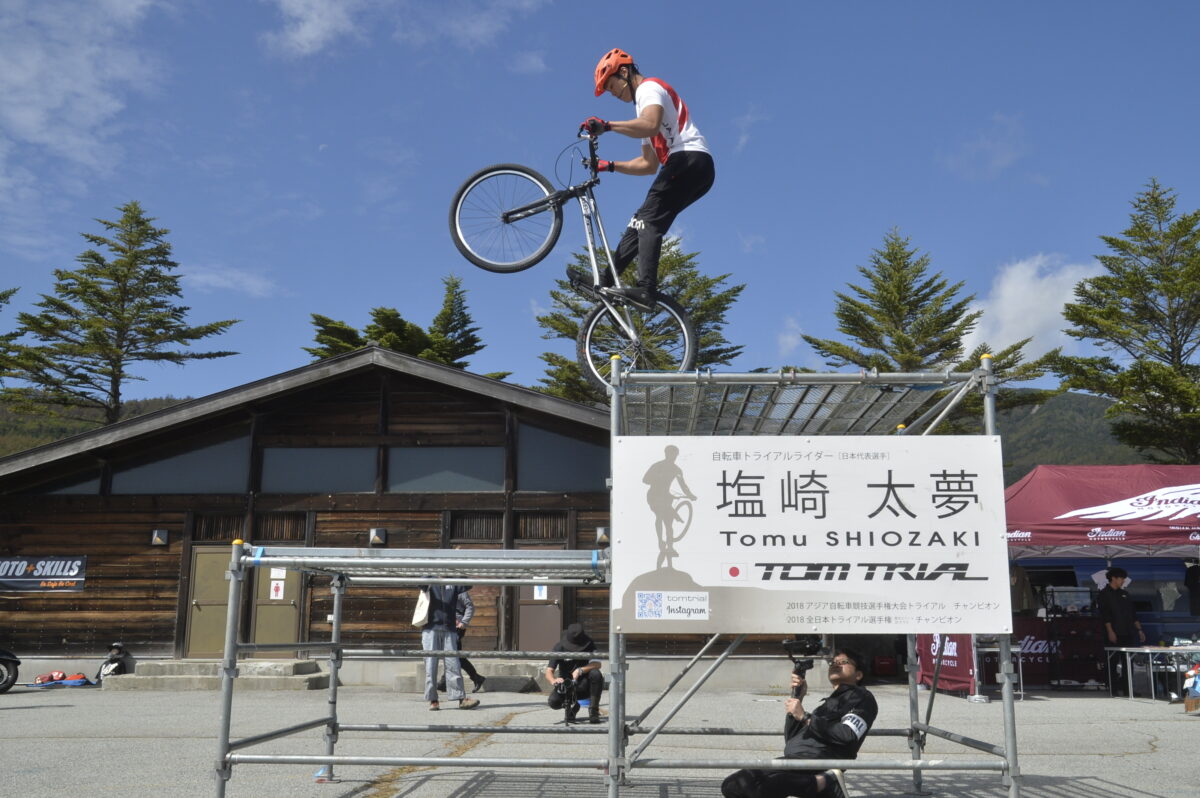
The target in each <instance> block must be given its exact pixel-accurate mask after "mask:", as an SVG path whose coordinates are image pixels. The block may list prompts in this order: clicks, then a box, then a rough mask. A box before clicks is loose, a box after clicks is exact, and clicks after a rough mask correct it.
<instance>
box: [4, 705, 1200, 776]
mask: <svg viewBox="0 0 1200 798" xmlns="http://www.w3.org/2000/svg"><path fill="white" fill-rule="evenodd" d="M872 689H873V690H874V691H875V693H876V696H877V697H878V699H879V703H880V708H881V714H880V720H879V721H878V722H877V724H876V725H877V727H879V728H899V727H901V726H903V725H905V724H906V722H907V717H908V705H907V690H906V688H904V687H902V686H899V685H882V686H877V687H873V688H872ZM921 695H922V714H923V713H924V711H925V702H927V701H928V693H922V694H921ZM606 697H607V695H606ZM653 697H654V696H653V695H651V694H642V693H636V694H633V695H631V696H630V699H629V702H628V706H629V708H630V711H631V712H633V713H636V712H637V711H639V710H640V709H641V708H643V707H645V706H647V705H648V704H649V702H650V701H651V700H652V699H653ZM479 698H481V699H482V702H483V703H482V706H481V707H480V708H479V709H477V710H474V711H470V712H464V711H458V710H450V709H443V710H442V711H441V712H439V713H436V714H435V713H431V712H428V711H427V710H426V709H425V705H424V702H423V701H421V700H420V699H419V698H418V697H417V696H412V695H406V694H400V693H395V692H391V691H390V690H386V689H383V688H374V687H347V688H342V689H341V691H340V693H339V702H338V710H339V715H340V717H341V720H342V722H343V723H363V724H370V723H393V724H425V723H436V724H450V723H464V722H472V723H475V724H478V725H479V726H480V727H481V728H480V731H479V733H449V734H446V733H443V734H429V733H404V734H401V733H387V732H379V731H372V732H346V733H344V734H343V736H342V740H341V741H340V742H339V745H338V751H337V752H338V754H340V755H350V756H368V757H369V756H442V757H461V758H464V759H472V758H502V757H536V758H577V759H592V758H602V757H604V756H605V755H606V745H607V743H606V740H607V738H606V737H604V736H599V735H595V736H593V735H590V734H587V733H583V734H579V733H574V732H568V733H567V734H559V735H558V736H548V735H544V734H525V733H522V734H488V733H486V727H487V726H489V725H492V726H496V725H506V726H520V725H545V724H551V723H553V722H554V721H556V720H558V719H559V717H560V714H559V713H555V712H552V711H551V710H549V709H547V708H546V707H545V704H544V699H542V698H541V697H540V696H538V695H536V694H535V695H521V694H510V693H481V694H480V695H479ZM781 702H782V697H781V696H778V695H764V694H753V693H745V692H742V693H739V692H730V691H725V690H723V691H719V692H712V693H705V692H701V693H700V694H698V695H697V696H696V697H695V698H694V699H693V700H692V702H691V703H689V704H688V705H687V706H686V707H685V708H684V709H683V710H682V712H681V713H680V715H679V716H678V719H677V721H675V723H677V724H679V725H683V726H728V727H734V728H743V729H752V728H753V729H773V728H778V727H779V725H780V724H781V718H782V705H781ZM670 704H671V701H670V699H668V701H667V702H665V703H664V704H663V705H660V707H659V708H658V709H657V710H656V711H655V712H654V714H653V715H652V716H651V718H650V720H651V721H654V720H656V719H658V718H661V717H663V714H664V711H665V709H666V707H667V706H669V705H670ZM448 705H449V702H447V704H446V706H448ZM325 708H326V694H325V692H324V691H312V692H286V693H284V692H276V693H253V692H247V693H239V694H238V695H237V696H236V697H235V701H234V709H235V712H234V737H235V738H236V737H240V736H245V735H249V734H256V733H261V732H265V731H268V730H272V729H277V728H282V727H284V726H288V725H290V724H294V723H300V722H303V721H307V720H313V719H316V718H318V717H321V716H322V715H323V714H324V713H325ZM1016 710H1017V734H1018V750H1019V752H1020V764H1021V770H1022V773H1023V782H1022V786H1023V789H1022V795H1023V796H1037V797H1039V798H1093V796H1102V795H1121V796H1134V797H1135V798H1183V796H1188V798H1194V796H1196V795H1197V786H1196V785H1197V775H1196V774H1197V768H1196V752H1197V742H1198V741H1200V717H1197V716H1196V715H1186V714H1184V712H1183V707H1182V705H1178V704H1177V705H1167V704H1165V703H1163V702H1157V703H1150V702H1145V701H1128V700H1125V699H1115V698H1109V697H1107V696H1106V695H1098V694H1096V693H1086V694H1078V693H1053V692H1046V693H1031V694H1029V696H1028V698H1027V700H1025V701H1018V702H1017V704H1016ZM219 713H220V710H219V705H218V695H217V694H216V693H209V692H178V693H169V692H126V691H105V690H98V689H79V688H76V689H57V690H37V689H32V688H25V687H15V688H13V690H12V691H11V692H9V693H7V694H4V695H0V794H4V795H12V796H22V798H51V796H54V797H55V798H59V797H60V796H64V795H72V796H74V795H80V796H82V795H120V796H122V797H123V798H141V797H142V796H146V798H159V797H160V796H171V798H190V797H191V796H197V797H204V798H207V797H208V796H212V795H215V789H214V782H213V776H212V767H213V760H214V759H215V755H216V731H217V725H218V719H219ZM932 724H933V725H934V726H938V727H940V728H945V729H949V730H951V731H955V732H958V733H960V734H963V735H966V736H969V737H973V738H976V739H981V740H984V741H987V742H992V743H1001V742H1002V739H1003V728H1002V714H1001V705H1000V703H999V702H998V701H994V702H992V703H990V704H975V703H969V702H967V701H966V700H964V699H962V698H958V697H954V696H949V695H938V696H937V697H936V699H935V702H934V707H933V716H932ZM639 739H640V738H638V737H635V738H634V744H636V743H637V742H638V740H639ZM660 741H661V745H660ZM779 750H780V738H779V737H777V736H770V737H719V736H713V735H705V736H670V737H665V738H664V737H660V738H659V740H658V741H655V743H654V744H653V745H652V746H651V749H650V751H648V752H647V756H654V757H657V758H660V759H667V758H685V759H691V760H701V759H739V760H740V759H752V758H758V757H764V756H771V755H774V754H775V753H777V752H778V751H779ZM245 753H262V754H311V755H319V754H322V753H324V744H323V742H322V739H321V732H320V730H313V731H307V732H303V733H302V734H300V735H297V736H294V737H290V738H286V739H281V740H276V741H273V742H269V743H266V744H264V745H261V746H257V747H254V748H250V749H246V751H245ZM908 756H909V752H908V749H907V747H906V744H905V741H904V739H903V738H899V737H876V738H873V739H869V740H868V742H867V744H866V746H865V748H864V752H863V754H862V758H863V759H864V760H869V759H887V760H896V759H905V758H907V757H908ZM927 756H928V757H929V758H942V759H972V760H979V759H982V758H985V757H984V755H982V754H980V753H978V752H976V751H973V750H970V749H965V748H963V747H961V746H958V745H955V744H952V743H949V742H945V741H940V740H937V739H934V738H930V744H929V748H928V749H927ZM314 770H315V768H314V767H312V766H306V765H278V764H271V765H250V764H246V765H239V766H237V767H235V768H234V771H233V778H232V780H231V781H230V782H229V785H228V790H227V793H226V794H227V795H229V796H231V798H246V797H248V796H254V797H255V798H274V797H275V796H280V798H282V797H283V796H287V797H288V798H308V796H313V797H314V798H350V797H351V796H360V797H361V798H450V797H451V796H452V797H453V798H473V797H474V796H488V798H560V797H561V796H564V795H570V796H571V798H604V796H606V795H607V791H606V788H605V782H604V780H603V777H602V776H601V775H600V774H599V773H598V772H596V771H594V770H566V769H554V770H548V769H539V770H534V769H528V768H520V769H515V768H499V767H486V768H474V767H466V768H436V769H433V768H420V767H404V768H396V767H386V766H371V765H368V766H357V767H345V768H341V769H340V770H339V773H338V775H339V776H340V777H341V778H342V779H343V780H342V781H340V782H338V783H332V784H318V783H315V782H314V780H313V778H312V775H313V771H314ZM727 772H728V770H700V769H691V770H687V771H667V770H637V771H635V772H634V774H633V780H634V782H635V784H634V785H633V786H631V787H629V788H623V789H622V791H621V794H622V795H623V796H627V798H718V796H719V795H720V790H719V788H718V785H719V784H720V780H721V778H722V777H723V776H724V775H725V773H727ZM850 778H851V780H850V794H851V796H855V797H856V798H859V797H867V796H871V797H875V798H880V797H882V796H890V795H903V794H907V793H911V792H912V788H913V784H912V779H911V776H910V775H908V774H907V773H904V772H898V771H890V772H881V771H865V772H863V771H859V772H854V773H851V774H850ZM925 788H926V789H927V790H928V791H930V792H931V793H932V794H934V795H942V796H957V795H970V796H980V797H981V798H1004V796H1007V795H1008V792H1007V790H1006V789H1005V788H1004V787H1003V786H1002V785H1001V783H1000V778H999V776H998V775H997V774H995V773H984V772H975V773H973V772H965V771H955V772H928V773H926V775H925Z"/></svg>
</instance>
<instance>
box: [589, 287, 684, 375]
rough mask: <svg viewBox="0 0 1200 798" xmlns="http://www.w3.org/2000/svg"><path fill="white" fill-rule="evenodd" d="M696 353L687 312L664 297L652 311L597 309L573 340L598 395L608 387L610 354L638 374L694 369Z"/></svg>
mask: <svg viewBox="0 0 1200 798" xmlns="http://www.w3.org/2000/svg"><path fill="white" fill-rule="evenodd" d="M614 313H615V314H616V315H614ZM696 351H697V345H696V331H695V330H694V329H692V321H691V319H690V318H689V317H688V314H687V311H685V310H684V309H683V307H682V306H681V305H680V304H679V303H678V302H676V301H675V300H674V299H671V298H670V297H667V296H660V297H659V298H658V304H657V305H656V306H655V308H654V310H652V311H644V310H639V309H637V308H634V307H631V306H629V305H615V306H614V309H613V310H609V308H608V306H606V305H603V304H600V305H597V306H596V307H594V308H592V312H591V313H589V314H588V316H587V318H586V319H584V320H583V325H582V326H581V327H580V328H579V338H578V339H576V354H577V355H578V357H579V366H580V368H581V369H582V370H583V375H584V377H586V378H587V380H588V382H590V383H591V384H592V385H595V386H596V387H597V388H599V389H600V390H602V391H603V390H604V389H605V388H606V387H607V386H608V385H609V384H610V383H609V375H610V374H611V373H612V356H613V355H620V356H621V363H622V365H623V366H626V367H630V368H634V369H638V370H646V371H689V370H691V369H692V368H694V367H695V365H696Z"/></svg>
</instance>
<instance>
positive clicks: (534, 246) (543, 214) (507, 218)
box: [450, 133, 697, 391]
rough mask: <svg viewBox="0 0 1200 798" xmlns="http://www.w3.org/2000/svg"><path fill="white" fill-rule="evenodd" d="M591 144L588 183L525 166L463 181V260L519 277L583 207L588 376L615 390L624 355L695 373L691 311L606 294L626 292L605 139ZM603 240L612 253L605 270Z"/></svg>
mask: <svg viewBox="0 0 1200 798" xmlns="http://www.w3.org/2000/svg"><path fill="white" fill-rule="evenodd" d="M580 138H586V139H587V141H588V157H587V158H585V159H584V161H583V163H584V166H586V167H587V168H588V172H589V177H588V179H586V180H584V181H583V182H582V183H578V184H576V185H571V186H567V187H566V188H564V189H561V190H557V191H556V190H555V189H554V187H553V186H552V185H551V183H550V181H549V180H547V179H546V178H545V177H543V176H542V175H541V174H540V173H539V172H537V171H535V170H533V169H530V168H529V167H527V166H521V165H519V164H496V165H494V166H489V167H487V168H486V169H481V170H480V171H478V172H476V173H475V174H474V175H472V176H471V177H469V178H467V181H466V182H465V183H463V184H462V186H461V187H460V188H459V189H458V191H457V192H456V193H455V195H454V201H453V202H452V203H451V205H450V237H451V238H452V239H453V240H454V245H455V246H456V247H457V248H458V251H459V252H461V253H462V255H463V257H465V258H466V259H467V260H469V261H470V262H471V263H473V264H475V265H476V266H478V267H480V268H481V269H486V270H487V271H490V272H498V273H512V272H519V271H523V270H525V269H528V268H529V267H531V266H533V265H535V264H537V263H539V262H541V261H542V260H543V259H544V258H545V257H546V256H547V255H549V254H550V251H551V250H552V249H554V245H555V244H556V243H557V242H558V237H559V235H560V234H561V232H562V208H563V205H565V204H567V203H568V202H569V201H570V200H572V199H575V200H578V202H579V210H580V213H581V215H582V217H583V230H584V237H585V240H586V246H587V253H588V261H589V262H590V264H591V267H592V282H591V284H590V285H589V284H587V283H586V282H584V281H583V280H581V279H579V278H578V277H576V276H575V275H572V274H568V279H569V280H570V282H571V285H572V286H573V287H574V288H575V289H576V290H577V291H578V292H579V293H580V294H582V295H583V296H585V297H587V298H589V299H591V300H593V301H594V302H595V303H596V305H595V306H594V307H593V308H592V309H591V311H589V312H588V314H587V316H586V317H585V318H584V320H583V323H582V324H581V325H580V327H579V334H578V336H577V338H576V349H575V351H576V356H577V358H578V359H579V365H580V367H581V370H582V371H583V375H584V377H585V378H586V379H587V380H588V382H590V383H591V384H593V385H595V386H596V387H597V388H599V389H600V390H601V391H603V390H606V389H607V388H609V386H610V382H609V375H610V373H611V370H612V363H613V360H612V357H613V356H614V355H620V357H621V359H622V360H623V361H624V362H625V363H626V364H628V365H629V366H630V367H631V368H636V369H646V370H657V371H689V370H691V369H692V368H693V367H694V366H695V364H696V351H697V342H696V332H695V329H694V328H693V326H692V321H691V318H690V317H689V315H688V313H687V311H686V310H684V309H683V307H682V306H681V305H680V304H679V303H678V302H676V301H675V300H674V299H672V298H671V297H669V296H665V295H663V294H659V295H658V297H657V298H656V300H655V303H654V305H653V307H646V306H644V305H641V304H637V303H634V302H632V301H631V300H628V299H625V298H624V297H620V296H614V295H612V294H609V293H608V292H607V291H606V288H608V287H615V288H620V287H621V279H620V275H618V274H617V273H616V270H615V269H614V268H613V266H612V250H611V249H610V248H609V246H608V236H607V235H606V234H605V232H604V224H603V222H602V221H601V219H600V210H599V207H598V205H597V203H596V197H595V194H594V193H593V189H594V188H595V187H596V186H598V185H599V184H600V177H599V172H598V169H597V164H598V159H597V157H596V152H597V138H596V137H595V136H589V135H587V134H586V133H581V134H580ZM597 241H599V244H600V245H601V246H602V247H603V248H604V255H605V263H604V267H603V270H602V268H601V266H600V262H599V260H598V259H597V256H596V252H597V248H596V247H597Z"/></svg>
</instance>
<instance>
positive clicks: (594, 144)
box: [579, 130, 600, 178]
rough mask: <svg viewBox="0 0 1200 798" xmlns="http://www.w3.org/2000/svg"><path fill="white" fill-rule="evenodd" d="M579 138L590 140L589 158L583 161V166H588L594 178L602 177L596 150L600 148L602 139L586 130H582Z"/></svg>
mask: <svg viewBox="0 0 1200 798" xmlns="http://www.w3.org/2000/svg"><path fill="white" fill-rule="evenodd" d="M579 138H581V139H587V140H588V157H587V158H584V159H583V165H584V166H586V167H587V168H588V171H589V172H591V173H592V177H593V178H595V177H598V176H599V175H600V169H599V168H598V159H597V158H596V150H597V149H598V148H599V139H600V137H599V136H593V135H592V134H591V133H588V132H587V131H586V130H580V131H579Z"/></svg>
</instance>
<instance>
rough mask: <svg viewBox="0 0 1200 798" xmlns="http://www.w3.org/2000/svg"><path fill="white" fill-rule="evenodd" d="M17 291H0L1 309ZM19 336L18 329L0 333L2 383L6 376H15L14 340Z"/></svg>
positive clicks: (0, 373)
mask: <svg viewBox="0 0 1200 798" xmlns="http://www.w3.org/2000/svg"><path fill="white" fill-rule="evenodd" d="M15 293H17V289H15V288H8V289H5V290H3V291H0V309H2V308H3V307H4V306H5V305H7V304H8V302H9V300H10V299H12V297H13V294H15ZM16 338H17V333H16V331H13V332H7V333H0V385H3V381H4V378H5V377H11V376H13V373H14V372H13V367H14V365H15V364H14V357H13V351H12V342H13V341H15V340H16Z"/></svg>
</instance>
